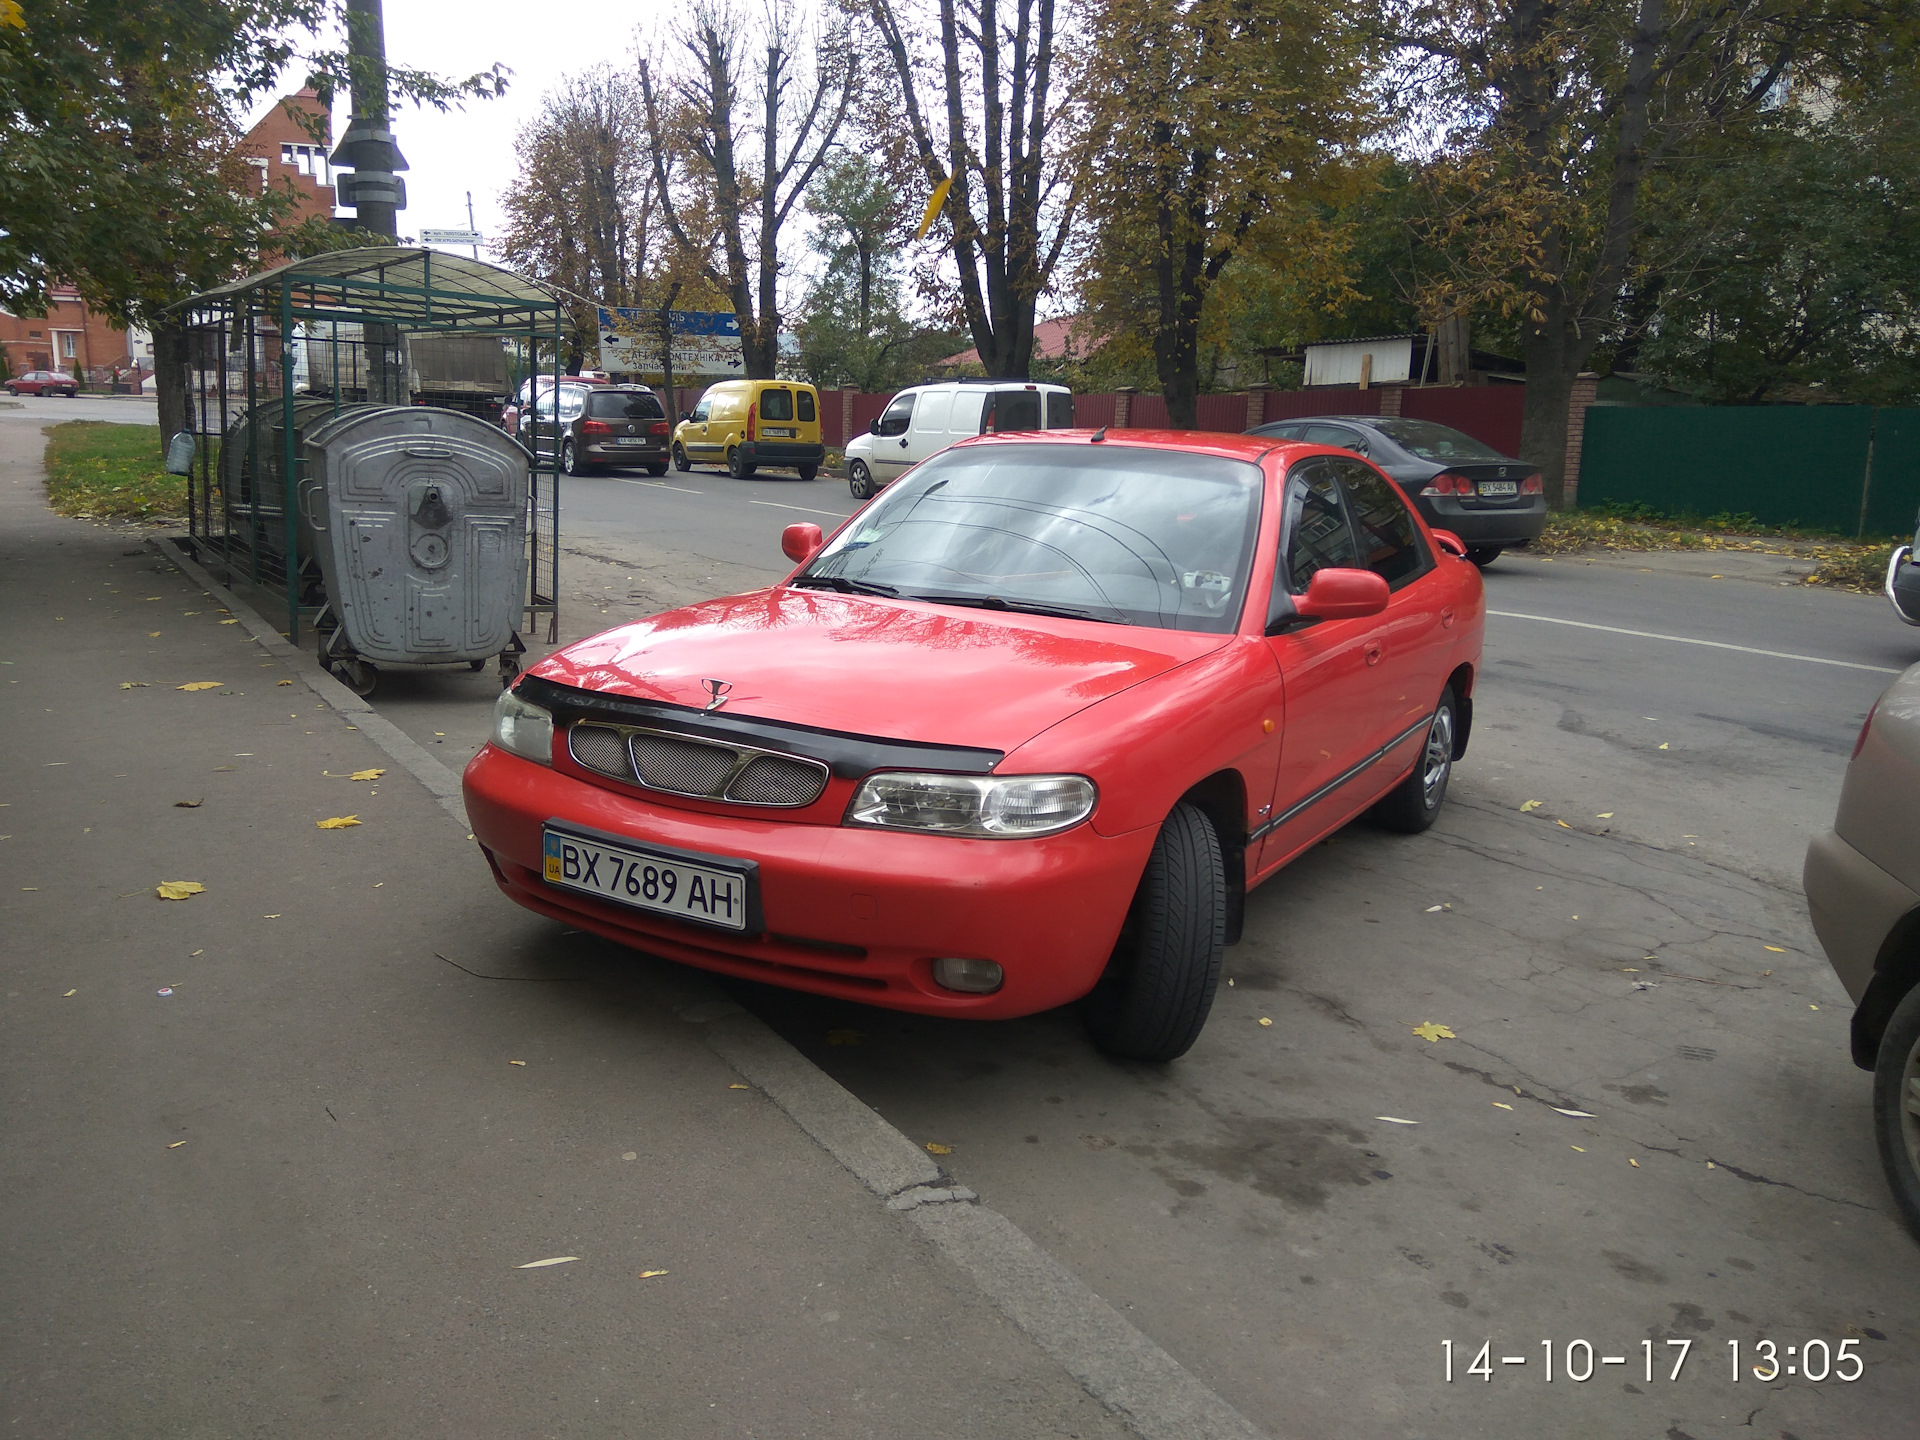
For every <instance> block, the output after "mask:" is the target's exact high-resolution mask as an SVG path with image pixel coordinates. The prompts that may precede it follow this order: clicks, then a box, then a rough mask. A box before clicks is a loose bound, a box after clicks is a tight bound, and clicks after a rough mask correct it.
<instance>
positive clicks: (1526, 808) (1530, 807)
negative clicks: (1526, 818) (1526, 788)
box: [1520, 800, 1541, 815]
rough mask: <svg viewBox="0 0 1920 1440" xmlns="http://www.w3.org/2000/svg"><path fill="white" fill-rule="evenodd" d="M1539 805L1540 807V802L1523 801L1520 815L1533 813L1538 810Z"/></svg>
mask: <svg viewBox="0 0 1920 1440" xmlns="http://www.w3.org/2000/svg"><path fill="white" fill-rule="evenodd" d="M1540 805H1541V802H1540V801H1538V800H1527V801H1524V802H1522V804H1521V806H1520V813H1521V814H1522V815H1528V814H1531V813H1532V812H1533V811H1535V810H1538V809H1539V808H1540Z"/></svg>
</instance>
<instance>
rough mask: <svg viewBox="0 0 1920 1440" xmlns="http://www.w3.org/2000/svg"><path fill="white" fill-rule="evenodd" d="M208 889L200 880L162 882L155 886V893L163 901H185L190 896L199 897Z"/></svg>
mask: <svg viewBox="0 0 1920 1440" xmlns="http://www.w3.org/2000/svg"><path fill="white" fill-rule="evenodd" d="M206 888H207V887H206V886H204V885H202V884H201V883H200V882H199V881H198V880H162V881H161V882H160V883H159V884H158V885H156V886H154V887H153V889H154V893H155V894H156V895H158V896H159V897H160V898H161V899H162V900H184V899H186V898H187V897H188V896H189V895H198V894H199V893H200V892H201V891H203V890H205V889H206Z"/></svg>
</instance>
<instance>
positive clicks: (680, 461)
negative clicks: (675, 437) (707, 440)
mask: <svg viewBox="0 0 1920 1440" xmlns="http://www.w3.org/2000/svg"><path fill="white" fill-rule="evenodd" d="M673 468H674V469H676V470H678V471H680V472H681V473H682V474H685V473H686V472H687V471H689V470H691V469H692V468H693V461H691V460H689V459H688V458H687V452H686V451H685V450H683V449H682V448H681V447H680V443H679V442H678V441H675V442H674V446H673Z"/></svg>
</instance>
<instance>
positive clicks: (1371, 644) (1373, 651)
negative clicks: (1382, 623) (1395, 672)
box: [1364, 640, 1383, 665]
mask: <svg viewBox="0 0 1920 1440" xmlns="http://www.w3.org/2000/svg"><path fill="white" fill-rule="evenodd" d="M1382 648H1383V647H1382V646H1381V644H1380V642H1379V641H1378V640H1369V641H1368V642H1367V648H1366V650H1365V652H1364V653H1365V655H1366V657H1367V664H1369V665H1378V664H1379V663H1380V652H1381V650H1382Z"/></svg>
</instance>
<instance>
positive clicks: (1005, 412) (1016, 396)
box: [987, 390, 1041, 435]
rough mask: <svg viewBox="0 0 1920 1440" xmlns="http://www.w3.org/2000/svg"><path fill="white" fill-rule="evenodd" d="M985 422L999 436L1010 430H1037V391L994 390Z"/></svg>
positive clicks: (1038, 415)
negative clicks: (991, 405)
mask: <svg viewBox="0 0 1920 1440" xmlns="http://www.w3.org/2000/svg"><path fill="white" fill-rule="evenodd" d="M987 421H988V423H989V424H990V425H991V426H992V428H993V429H994V430H995V431H996V432H997V433H999V434H1001V435H1005V434H1006V433H1007V432H1008V431H1010V430H1038V429H1040V428H1041V425H1040V392H1039V391H1037V390H996V391H994V392H993V407H992V409H990V410H989V411H988V412H987Z"/></svg>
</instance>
